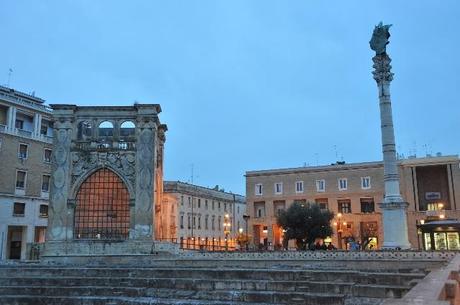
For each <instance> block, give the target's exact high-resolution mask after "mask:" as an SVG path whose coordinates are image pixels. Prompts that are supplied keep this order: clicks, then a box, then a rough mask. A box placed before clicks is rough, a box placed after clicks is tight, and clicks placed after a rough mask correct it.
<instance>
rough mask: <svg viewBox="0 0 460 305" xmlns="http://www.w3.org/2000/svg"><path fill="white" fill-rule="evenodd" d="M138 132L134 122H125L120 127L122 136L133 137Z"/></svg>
mask: <svg viewBox="0 0 460 305" xmlns="http://www.w3.org/2000/svg"><path fill="white" fill-rule="evenodd" d="M135 131H136V125H134V123H133V122H132V121H124V122H123V123H122V124H121V125H120V136H122V137H129V136H133V135H134V133H135Z"/></svg>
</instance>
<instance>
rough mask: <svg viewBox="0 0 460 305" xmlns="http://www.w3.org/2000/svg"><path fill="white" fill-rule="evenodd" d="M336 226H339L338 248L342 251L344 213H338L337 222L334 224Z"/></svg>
mask: <svg viewBox="0 0 460 305" xmlns="http://www.w3.org/2000/svg"><path fill="white" fill-rule="evenodd" d="M346 224H347V223H346V222H344V223H343V225H346ZM334 226H337V239H338V246H339V249H342V232H343V228H342V213H337V221H336V222H334Z"/></svg>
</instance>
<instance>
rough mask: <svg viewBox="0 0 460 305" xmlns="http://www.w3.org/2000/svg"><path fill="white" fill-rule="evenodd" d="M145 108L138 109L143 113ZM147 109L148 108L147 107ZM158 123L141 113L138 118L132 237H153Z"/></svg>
mask: <svg viewBox="0 0 460 305" xmlns="http://www.w3.org/2000/svg"><path fill="white" fill-rule="evenodd" d="M142 110H144V109H143V108H139V109H138V111H139V112H141V114H142ZM146 110H147V109H146ZM155 133H156V124H155V122H154V120H153V118H152V117H151V116H144V115H140V116H139V117H138V120H137V128H136V136H137V144H136V148H137V153H136V201H135V205H134V210H135V211H134V224H133V225H134V228H133V230H131V232H132V233H131V236H130V238H132V239H150V240H152V239H153V235H154V233H153V228H154V217H153V214H154V209H153V206H154V196H153V189H154V185H155V184H154V177H155V175H154V170H155V167H154V158H155V138H156V136H155Z"/></svg>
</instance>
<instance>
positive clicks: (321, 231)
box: [277, 202, 334, 250]
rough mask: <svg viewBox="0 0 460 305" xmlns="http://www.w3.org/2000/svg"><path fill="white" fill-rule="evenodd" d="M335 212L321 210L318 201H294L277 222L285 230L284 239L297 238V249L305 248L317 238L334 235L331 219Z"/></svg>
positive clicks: (279, 216)
mask: <svg viewBox="0 0 460 305" xmlns="http://www.w3.org/2000/svg"><path fill="white" fill-rule="evenodd" d="M333 218H334V213H332V212H331V211H329V210H321V209H320V207H319V205H318V204H316V203H307V204H305V203H299V202H294V203H293V204H292V205H291V206H290V207H289V208H288V209H287V210H286V211H282V212H281V213H280V215H278V217H277V223H278V225H279V226H280V227H282V228H283V229H284V230H285V233H284V239H285V240H286V241H287V240H290V239H295V240H296V245H297V249H299V250H305V249H306V248H307V246H308V245H310V244H311V243H313V242H314V241H315V239H316V238H326V237H328V236H332V233H333V232H332V228H331V220H332V219H333Z"/></svg>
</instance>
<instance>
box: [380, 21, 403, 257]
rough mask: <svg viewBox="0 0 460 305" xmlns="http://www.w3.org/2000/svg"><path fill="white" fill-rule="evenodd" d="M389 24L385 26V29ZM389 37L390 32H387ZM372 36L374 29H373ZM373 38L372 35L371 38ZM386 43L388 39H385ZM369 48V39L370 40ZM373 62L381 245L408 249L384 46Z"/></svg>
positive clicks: (390, 76)
mask: <svg viewBox="0 0 460 305" xmlns="http://www.w3.org/2000/svg"><path fill="white" fill-rule="evenodd" d="M388 28H389V26H388V27H387V28H386V29H387V30H388ZM387 34H388V37H386V38H389V36H390V35H389V33H388V32H387ZM374 35H375V30H374ZM373 39H374V37H373ZM387 43H388V42H387ZM371 47H372V40H371ZM372 61H373V62H374V65H373V67H374V69H375V71H373V72H372V73H373V75H374V79H375V81H376V82H377V87H378V91H379V102H380V121H381V132H382V151H383V165H384V174H383V179H384V183H385V195H384V200H383V202H382V203H381V204H380V208H381V209H382V217H383V234H384V236H383V239H384V240H383V248H387V249H396V248H400V249H408V248H410V243H409V239H408V235H407V217H406V208H407V206H408V204H407V203H406V202H405V201H404V200H403V198H402V196H401V193H400V190H399V172H398V164H397V160H396V148H395V147H396V146H395V136H394V129H393V117H392V110H391V99H390V82H391V81H392V80H393V73H391V65H390V62H391V59H390V57H389V56H388V54H387V53H386V50H385V49H384V51H383V52H377V54H376V56H374V57H373V58H372Z"/></svg>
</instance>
